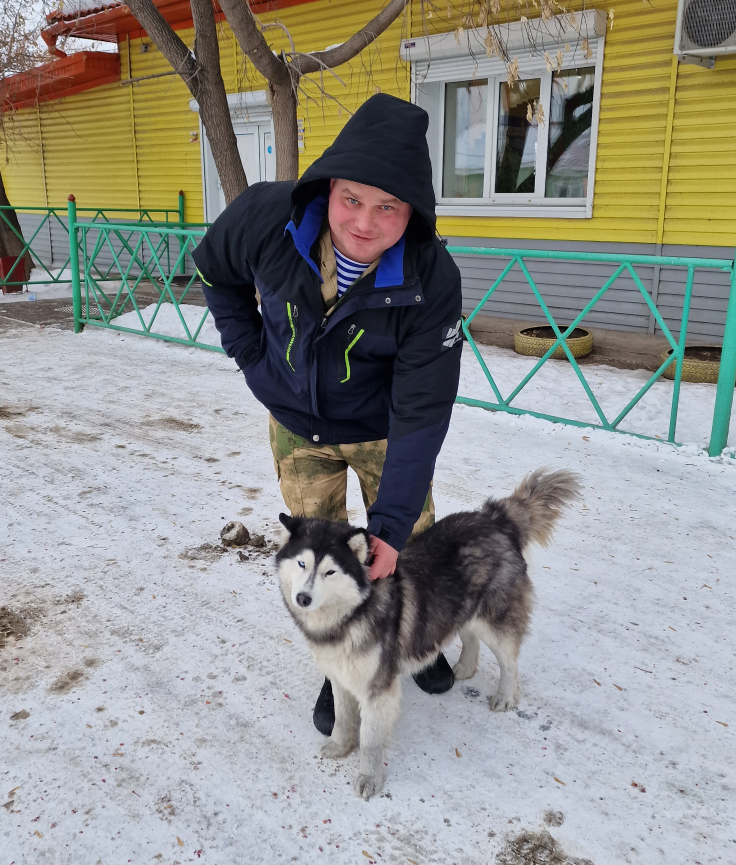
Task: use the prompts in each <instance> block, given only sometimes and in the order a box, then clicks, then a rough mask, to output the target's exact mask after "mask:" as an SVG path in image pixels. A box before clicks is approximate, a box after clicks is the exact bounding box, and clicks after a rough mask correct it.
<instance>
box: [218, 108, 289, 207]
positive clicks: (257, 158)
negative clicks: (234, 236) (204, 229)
mask: <svg viewBox="0 0 736 865" xmlns="http://www.w3.org/2000/svg"><path fill="white" fill-rule="evenodd" d="M233 129H234V131H235V138H236V140H237V142H238V153H239V154H240V161H241V162H242V163H243V168H244V169H245V177H246V179H247V181H248V183H249V184H253V183H258V182H259V181H260V180H275V179H276V154H275V152H274V144H273V130H272V128H271V124H270V123H242V122H241V123H238V122H235V123H233ZM203 131H204V130H203ZM204 143H205V147H204V150H205V152H204V157H205V166H204V169H205V170H204V174H205V219H206V221H207V222H214V220H215V219H217V217H218V216H219V215H220V214H221V213H222V211H223V210H224V209H225V194H224V192H223V191H222V184H221V183H220V178H219V176H218V174H217V169H216V168H215V160H214V158H213V157H212V151H211V149H210V146H209V142H208V141H207V140H206V138H205V142H204Z"/></svg>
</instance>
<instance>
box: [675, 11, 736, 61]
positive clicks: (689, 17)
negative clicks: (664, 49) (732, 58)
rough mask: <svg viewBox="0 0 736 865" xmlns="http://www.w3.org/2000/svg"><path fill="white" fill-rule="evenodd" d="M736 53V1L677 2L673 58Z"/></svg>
mask: <svg viewBox="0 0 736 865" xmlns="http://www.w3.org/2000/svg"><path fill="white" fill-rule="evenodd" d="M730 53H736V0H679V5H678V10H677V32H676V35H675V54H678V55H681V56H688V55H694V56H699V57H715V56H716V55H717V54H730Z"/></svg>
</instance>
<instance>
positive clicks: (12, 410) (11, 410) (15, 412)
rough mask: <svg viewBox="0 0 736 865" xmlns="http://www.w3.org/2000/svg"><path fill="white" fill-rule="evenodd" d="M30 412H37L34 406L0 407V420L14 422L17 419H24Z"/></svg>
mask: <svg viewBox="0 0 736 865" xmlns="http://www.w3.org/2000/svg"><path fill="white" fill-rule="evenodd" d="M32 411H38V409H37V408H36V406H30V407H29V408H16V407H15V406H12V405H0V420H15V419H16V418H19V417H25V416H26V415H27V414H28V413H29V412H32Z"/></svg>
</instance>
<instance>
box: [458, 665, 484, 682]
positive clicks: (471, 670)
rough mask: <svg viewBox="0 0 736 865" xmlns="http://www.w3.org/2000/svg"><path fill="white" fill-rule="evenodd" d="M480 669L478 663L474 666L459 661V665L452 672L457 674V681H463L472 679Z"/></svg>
mask: <svg viewBox="0 0 736 865" xmlns="http://www.w3.org/2000/svg"><path fill="white" fill-rule="evenodd" d="M477 667H478V663H477V661H475V662H473V664H472V665H471V664H468V663H463V661H462V660H460V661H458V662H457V664H455V666H454V667H453V668H452V672H453V673H454V674H455V679H456V681H458V682H459V681H461V680H462V679H472V678H473V676H474V675H475V671H476V669H477Z"/></svg>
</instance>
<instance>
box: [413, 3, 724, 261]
mask: <svg viewBox="0 0 736 865" xmlns="http://www.w3.org/2000/svg"><path fill="white" fill-rule="evenodd" d="M473 5H474V4H473V3H471V2H470V0H466V2H463V3H461V2H455V3H454V4H451V5H446V4H444V3H436V4H434V6H435V9H438V10H439V13H438V12H434V13H433V14H432V16H431V18H428V17H427V16H426V6H425V11H424V13H423V11H422V6H421V4H420V3H419V2H414V3H413V6H412V25H411V26H412V35H413V36H421V35H423V34H427V33H429V34H432V33H442V32H448V31H450V30H454V29H456V28H457V27H458V26H463V27H466V28H467V27H470V26H479V22H478V14H477V8H476V13H475V20H474V21H473V22H471V21H470V20H469V19H467V18H466V17H465V16H466V15H467V13H468V12H469V11H470V9H471V7H472V6H473ZM565 5H566V6H567V7H568V8H572V9H580V8H581V3H580V0H577V2H574V3H572V4H565ZM586 5H587V6H588V7H589V8H600V9H604V10H606V11H607V10H608V9H609V8H612V9H613V10H614V18H613V26H612V27H609V29H608V31H607V33H606V44H605V52H604V62H603V82H602V87H601V113H600V125H599V129H598V151H597V159H596V177H595V194H594V201H593V217H592V219H551V218H547V219H527V218H509V217H506V218H490V217H489V218H479V217H471V216H468V217H443V218H442V219H440V220H439V221H438V225H439V230H440V231H441V232H442V233H443V234H447V235H450V236H469V237H499V238H505V239H520V240H524V239H530V240H532V239H534V240H549V239H560V240H568V241H605V242H615V241H618V242H626V243H665V244H694V245H713V246H736V199H735V197H734V186H735V185H736V117H734V116H733V113H732V112H730V110H729V109H728V107H727V106H729V105H732V104H734V98H736V57H722V58H719V59H718V60H717V61H716V68H715V70H707V69H702V68H699V67H695V66H685V65H680V67H679V69H678V73H677V82H676V89H675V91H674V94H673V96H674V99H675V102H674V104H675V111H674V122H673V124H672V129H671V153H670V159H669V165H668V166H667V165H666V164H665V140H666V137H667V116H668V107H669V101H670V73H671V70H672V58H673V54H672V51H673V46H674V39H675V21H676V16H677V0H646V2H642V0H615V2H612V3H610V4H595V3H594V4H590V3H588V4H586ZM535 9H536V6H535ZM448 12H449V14H448ZM526 14H527V15H528V16H529V17H533V16H535V15H539V12H538V11H533V10H532V9H529V11H528V12H527V13H526ZM663 171H665V172H666V183H665V191H666V198H663V197H662V195H661V187H662V177H663ZM665 205H666V206H665ZM660 213H662V215H663V220H660ZM660 224H661V229H662V230H660V231H658V227H660Z"/></svg>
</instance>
